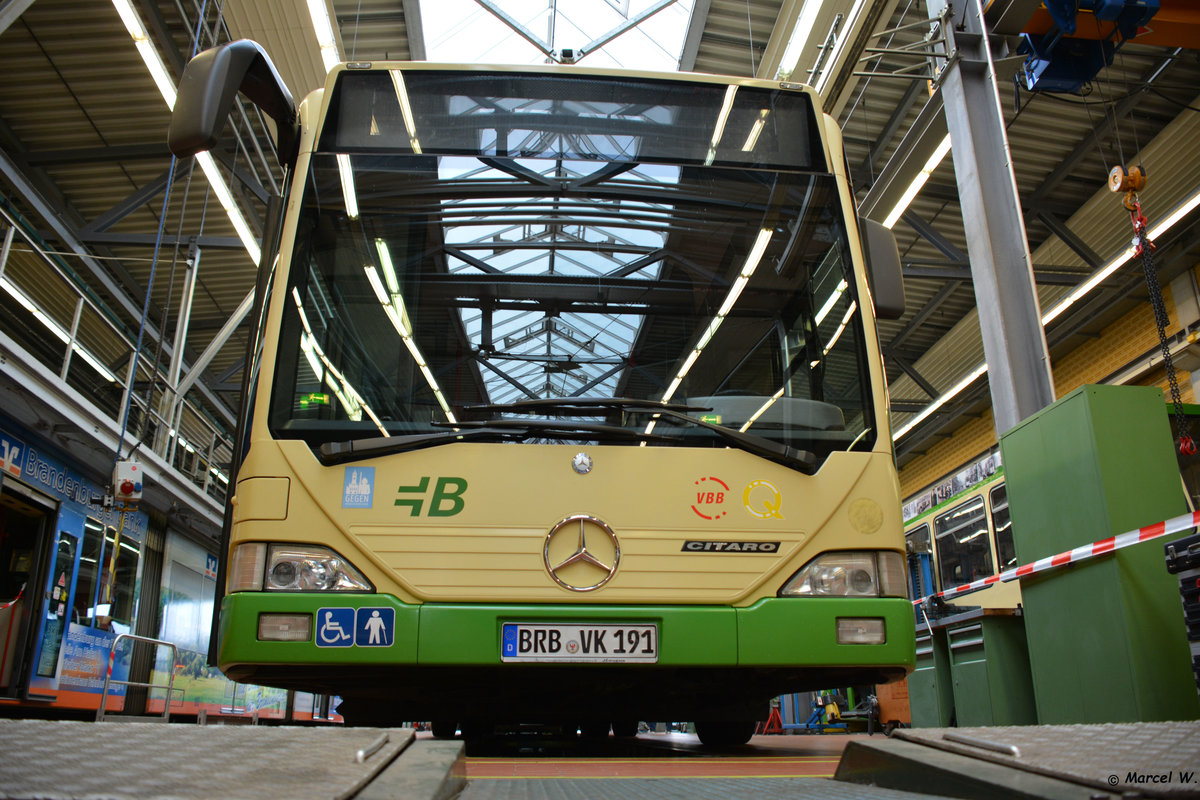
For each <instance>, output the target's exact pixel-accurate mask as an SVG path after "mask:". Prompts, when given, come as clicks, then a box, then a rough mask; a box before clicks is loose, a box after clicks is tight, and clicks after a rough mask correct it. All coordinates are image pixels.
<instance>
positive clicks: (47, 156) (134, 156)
mask: <svg viewBox="0 0 1200 800" xmlns="http://www.w3.org/2000/svg"><path fill="white" fill-rule="evenodd" d="M170 157H171V151H170V150H168V149H167V144H166V141H162V142H145V143H142V144H124V145H114V146H112V147H72V148H66V149H63V150H31V151H29V152H26V153H22V154H21V159H22V160H23V161H24V162H25V163H26V164H29V165H31V166H35V167H45V166H55V167H57V166H62V165H63V164H87V163H90V162H93V161H135V160H136V161H144V160H146V159H162V160H163V161H166V160H167V159H169V158H170Z"/></svg>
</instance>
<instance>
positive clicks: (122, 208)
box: [79, 159, 187, 236]
mask: <svg viewBox="0 0 1200 800" xmlns="http://www.w3.org/2000/svg"><path fill="white" fill-rule="evenodd" d="M174 167H175V169H174V172H175V176H176V177H178V176H179V174H180V173H182V172H184V171H185V170H186V169H187V162H186V161H183V160H180V159H177V160H176V161H175V162H174ZM171 172H172V170H171V168H170V167H167V169H166V170H164V171H163V173H162V174H161V175H159V176H158V177H157V178H155V179H154V180H152V181H150V182H149V183H147V184H146V185H145V186H143V187H142V188H140V189H138V190H137V191H134V192H132V193H130V194H129V196H128V197H126V198H125V199H124V200H122V201H121V202H119V203H117V204H116V205H115V206H113V207H112V208H110V209H109V210H108V211H105V212H104V213H103V214H101V215H100V216H98V217H96V218H95V219H94V220H92V221H91V222H89V223H88V224H87V225H84V226H83V227H82V228H80V229H79V233H80V235H81V236H82V235H85V234H88V233H103V232H104V231H106V230H108V229H109V228H111V227H112V226H113V225H116V224H117V223H118V222H120V221H121V220H123V219H125V218H126V217H128V216H129V215H130V214H132V213H133V212H134V211H137V210H138V209H139V208H141V207H142V206H144V205H146V203H148V202H150V200H151V198H153V197H154V196H156V195H157V194H158V193H159V192H161V191H163V190H164V189H166V188H167V183H168V182H169V181H171V180H172V177H171Z"/></svg>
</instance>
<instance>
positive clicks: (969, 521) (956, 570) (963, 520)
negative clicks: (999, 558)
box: [933, 495, 994, 590]
mask: <svg viewBox="0 0 1200 800" xmlns="http://www.w3.org/2000/svg"><path fill="white" fill-rule="evenodd" d="M933 532H934V539H935V540H936V542H937V557H938V577H939V578H941V584H942V589H943V590H946V589H950V588H953V587H955V586H961V585H962V584H964V583H970V582H972V581H975V580H978V579H980V578H986V577H987V576H988V575H991V574H993V573H994V570H993V569H992V546H991V542H990V540H989V537H988V524H987V512H986V511H985V510H984V507H983V495H978V496H976V497H972V498H971V499H970V500H967V501H966V502H964V503H960V504H958V505H957V506H955V507H954V508H952V509H950V510H949V511H946V512H945V513H942V514H939V515H938V516H937V517H936V518H934V521H933Z"/></svg>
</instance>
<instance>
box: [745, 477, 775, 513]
mask: <svg viewBox="0 0 1200 800" xmlns="http://www.w3.org/2000/svg"><path fill="white" fill-rule="evenodd" d="M742 504H743V505H745V506H746V511H747V512H749V514H750V516H752V517H758V518H759V519H783V513H782V512H781V510H780V509H781V508H782V506H783V495H781V494H780V493H779V490H778V489H776V488H775V484H773V483H770V482H769V481H751V482H750V483H749V484H747V485H746V490H745V491H743V492H742Z"/></svg>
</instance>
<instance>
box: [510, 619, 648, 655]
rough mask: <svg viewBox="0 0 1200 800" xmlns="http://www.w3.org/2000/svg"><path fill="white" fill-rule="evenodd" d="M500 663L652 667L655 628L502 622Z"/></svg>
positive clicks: (646, 625)
mask: <svg viewBox="0 0 1200 800" xmlns="http://www.w3.org/2000/svg"><path fill="white" fill-rule="evenodd" d="M500 660H501V661H527V662H532V661H569V662H580V663H586V662H597V663H603V664H628V663H637V664H653V663H655V662H657V661H658V625H656V624H654V623H638V624H632V625H615V624H609V625H587V624H576V623H563V622H553V623H550V622H505V623H504V625H503V630H502V633H501V640H500Z"/></svg>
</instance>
